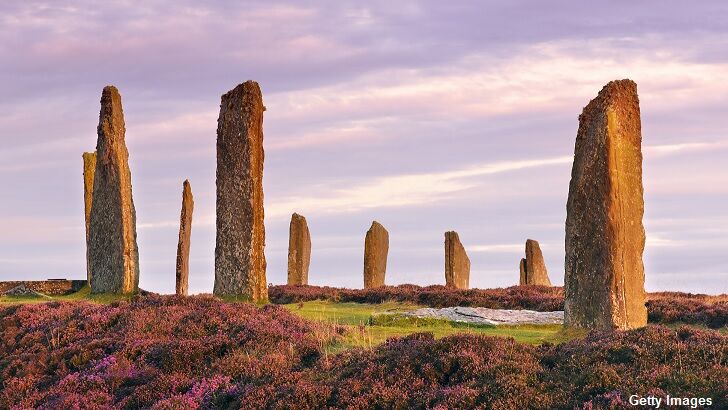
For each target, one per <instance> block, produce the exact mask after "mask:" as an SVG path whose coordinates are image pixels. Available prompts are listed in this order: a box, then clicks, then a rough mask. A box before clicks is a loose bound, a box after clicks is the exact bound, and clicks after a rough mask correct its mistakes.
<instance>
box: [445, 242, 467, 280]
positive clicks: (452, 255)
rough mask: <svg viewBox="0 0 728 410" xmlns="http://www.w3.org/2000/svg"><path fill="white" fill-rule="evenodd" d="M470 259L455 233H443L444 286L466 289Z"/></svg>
mask: <svg viewBox="0 0 728 410" xmlns="http://www.w3.org/2000/svg"><path fill="white" fill-rule="evenodd" d="M469 282H470V258H468V255H467V253H465V247H464V246H463V244H462V243H460V237H459V236H458V233H457V232H455V231H450V232H445V285H446V286H448V287H451V288H455V289H468V288H469Z"/></svg>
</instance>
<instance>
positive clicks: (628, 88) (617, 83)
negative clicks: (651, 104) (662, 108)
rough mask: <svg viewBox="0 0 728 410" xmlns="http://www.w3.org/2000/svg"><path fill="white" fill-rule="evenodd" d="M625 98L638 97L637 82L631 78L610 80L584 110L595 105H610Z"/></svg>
mask: <svg viewBox="0 0 728 410" xmlns="http://www.w3.org/2000/svg"><path fill="white" fill-rule="evenodd" d="M624 98H630V99H632V98H637V83H635V82H634V81H632V80H629V79H625V80H614V81H610V82H609V83H607V85H605V86H604V87H602V90H601V91H599V94H598V95H597V96H596V98H594V99H593V100H591V101H590V102H589V104H588V105H587V106H586V107H585V108H584V110H586V109H587V108H589V107H591V106H593V105H609V104H611V103H612V102H614V101H619V100H623V99H624Z"/></svg>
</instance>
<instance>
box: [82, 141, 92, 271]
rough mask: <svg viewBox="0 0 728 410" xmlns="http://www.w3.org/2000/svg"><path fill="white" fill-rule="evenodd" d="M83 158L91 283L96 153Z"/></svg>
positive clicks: (84, 200) (84, 154)
mask: <svg viewBox="0 0 728 410" xmlns="http://www.w3.org/2000/svg"><path fill="white" fill-rule="evenodd" d="M81 157H82V158H83V206H84V214H85V215H86V281H88V283H91V268H90V266H89V260H88V238H89V228H90V227H91V204H92V203H93V197H94V173H95V172H96V152H84V153H83V154H82V155H81Z"/></svg>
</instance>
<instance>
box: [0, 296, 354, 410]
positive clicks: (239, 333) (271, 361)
mask: <svg viewBox="0 0 728 410" xmlns="http://www.w3.org/2000/svg"><path fill="white" fill-rule="evenodd" d="M0 325H1V327H2V333H1V334H2V341H1V343H0V384H1V385H0V391H2V393H0V408H8V407H11V406H17V407H18V408H30V407H41V408H49V409H50V408H74V407H76V408H78V407H81V408H88V407H97V408H108V407H115V408H144V407H149V406H152V405H157V406H162V407H165V406H166V407H170V406H171V407H175V406H177V408H179V407H180V406H181V407H194V406H195V405H196V404H197V403H201V402H202V401H204V400H209V399H210V398H211V395H214V394H215V392H216V391H217V390H219V389H220V388H222V387H225V386H230V385H232V383H233V381H234V382H235V383H241V382H249V383H252V384H253V385H255V384H257V383H263V384H265V383H271V382H273V381H276V380H279V379H280V378H282V377H286V375H287V374H289V373H290V372H292V371H297V370H300V369H303V368H306V367H308V366H311V365H313V364H315V363H316V362H317V360H318V359H319V357H320V356H321V355H322V354H325V345H327V344H329V343H331V342H333V341H334V340H336V339H337V338H338V337H339V335H338V334H337V331H339V332H343V329H342V328H339V327H336V326H333V325H325V324H319V323H315V322H309V321H306V320H304V319H301V318H299V317H296V316H294V315H292V314H290V313H288V312H287V311H286V310H285V309H283V308H282V307H278V306H264V307H262V308H259V307H257V306H255V305H251V304H243V303H224V302H221V301H218V300H215V299H212V298H206V297H191V298H179V297H159V296H148V297H141V298H136V299H135V300H133V301H131V302H125V301H123V302H115V303H112V304H111V305H98V304H92V303H88V302H73V303H72V302H50V303H45V304H33V305H16V306H11V307H6V308H3V309H2V310H0Z"/></svg>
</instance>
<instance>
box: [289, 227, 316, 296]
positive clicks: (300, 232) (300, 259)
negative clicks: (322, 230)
mask: <svg viewBox="0 0 728 410" xmlns="http://www.w3.org/2000/svg"><path fill="white" fill-rule="evenodd" d="M310 263H311V234H310V233H309V231H308V224H307V223H306V218H304V217H303V216H301V215H299V214H296V213H294V214H293V215H291V225H290V228H289V232H288V284H289V285H308V267H309V264H310Z"/></svg>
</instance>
